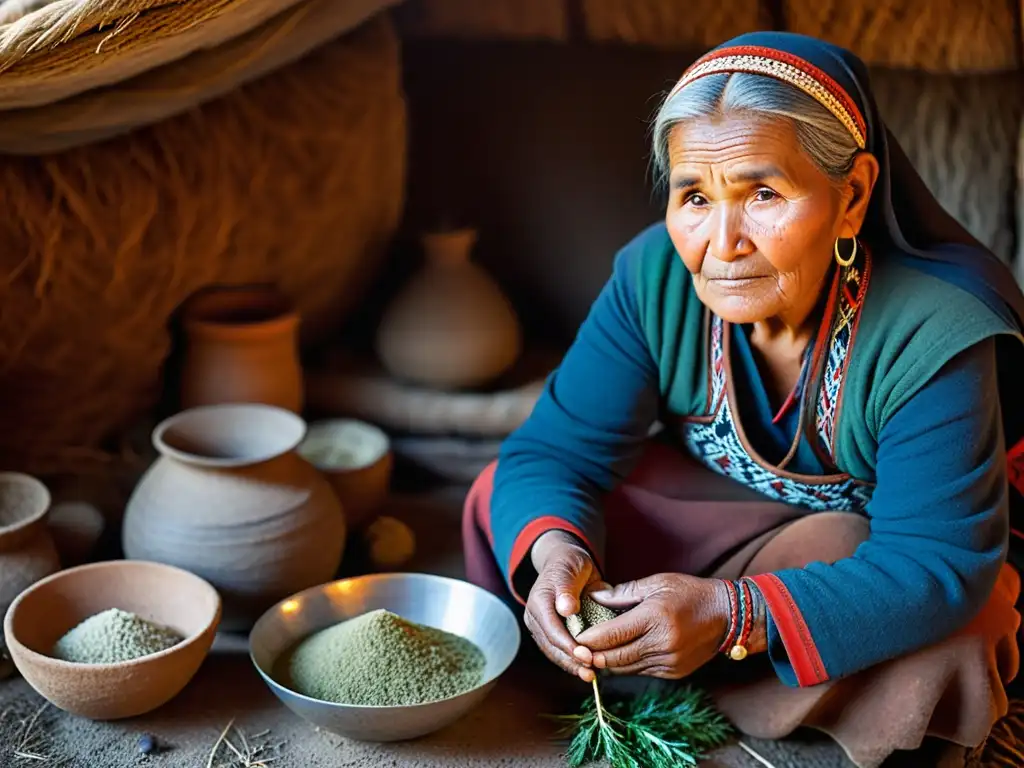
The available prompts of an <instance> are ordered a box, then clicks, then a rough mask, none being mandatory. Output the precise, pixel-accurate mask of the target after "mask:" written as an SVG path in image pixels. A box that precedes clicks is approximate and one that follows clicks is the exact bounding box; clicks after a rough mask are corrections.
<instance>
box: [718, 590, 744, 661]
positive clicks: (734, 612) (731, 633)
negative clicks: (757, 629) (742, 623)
mask: <svg viewBox="0 0 1024 768" xmlns="http://www.w3.org/2000/svg"><path fill="white" fill-rule="evenodd" d="M722 583H723V584H725V591H726V592H727V593H728V595H729V628H728V630H727V631H726V633H725V639H724V640H723V641H722V644H721V645H720V646H719V647H718V653H727V652H728V651H729V649H730V648H732V644H733V641H734V640H735V639H736V630H737V628H738V627H737V623H738V620H739V604H740V601H739V596H738V593H737V591H736V584H735V583H733V582H731V581H729V580H727V579H722Z"/></svg>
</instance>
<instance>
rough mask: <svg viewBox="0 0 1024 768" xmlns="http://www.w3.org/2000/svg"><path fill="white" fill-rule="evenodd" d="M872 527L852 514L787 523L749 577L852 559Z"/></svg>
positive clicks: (761, 552) (817, 515) (756, 557)
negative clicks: (818, 563)
mask: <svg viewBox="0 0 1024 768" xmlns="http://www.w3.org/2000/svg"><path fill="white" fill-rule="evenodd" d="M870 533H871V525H870V523H869V522H868V520H867V518H866V517H864V516H863V515H858V514H854V513H852V512H818V513H815V514H811V515H807V516H806V517H801V518H799V519H798V520H794V521H793V522H791V523H787V524H786V525H784V526H783V527H782V529H781V530H780V531H779V533H778V535H776V536H774V537H772V538H771V539H770V540H769V541H768V542H767V543H766V544H765V545H764V546H763V547H762V548H761V549H760V550H759V551H758V553H757V554H756V555H754V557H753V558H752V559H751V561H750V565H749V566H748V568H747V573H748V574H750V575H756V574H758V573H770V572H772V571H780V570H784V569H786V568H803V567H804V566H805V565H807V564H808V563H813V562H825V563H834V562H836V561H837V560H842V559H843V558H844V557H850V556H851V555H852V554H853V553H854V552H856V551H857V547H859V546H860V545H861V544H862V543H864V542H865V541H867V539H868V536H869V535H870Z"/></svg>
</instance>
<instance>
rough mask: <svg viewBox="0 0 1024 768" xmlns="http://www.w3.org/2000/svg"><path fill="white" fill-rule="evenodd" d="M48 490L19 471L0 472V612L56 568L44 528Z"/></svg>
mask: <svg viewBox="0 0 1024 768" xmlns="http://www.w3.org/2000/svg"><path fill="white" fill-rule="evenodd" d="M49 510H50V492H49V490H47V488H46V486H45V485H43V484H42V483H41V482H40V481H39V480H37V479H36V478H34V477H31V476H30V475H23V474H21V473H20V472H0V616H3V615H4V614H5V613H7V609H8V608H9V607H10V605H11V603H12V602H14V598H16V597H17V596H18V595H19V594H21V592H22V591H23V590H24V589H26V588H27V587H30V586H31V585H32V584H35V583H36V582H37V581H39V580H40V579H41V578H43V577H44V576H49V575H50V574H51V573H56V572H57V571H59V570H60V558H59V557H58V555H57V549H56V547H55V546H54V544H53V539H52V538H51V536H50V533H49V531H48V530H47V528H46V513H47V512H49Z"/></svg>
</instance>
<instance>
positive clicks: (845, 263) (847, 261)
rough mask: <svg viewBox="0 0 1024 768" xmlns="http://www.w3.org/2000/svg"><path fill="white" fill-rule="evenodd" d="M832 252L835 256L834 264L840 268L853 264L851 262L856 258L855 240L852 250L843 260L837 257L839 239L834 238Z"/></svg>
mask: <svg viewBox="0 0 1024 768" xmlns="http://www.w3.org/2000/svg"><path fill="white" fill-rule="evenodd" d="M832 251H833V252H834V253H835V255H836V264H838V265H839V266H840V267H848V266H850V265H851V264H853V260H854V259H856V258H857V238H856V237H855V238H853V250H852V251H851V252H850V255H849V257H848V258H845V259H844V258H843V257H842V256H840V255H839V238H838V237H837V238H836V244H835V245H834V246H833V248H832Z"/></svg>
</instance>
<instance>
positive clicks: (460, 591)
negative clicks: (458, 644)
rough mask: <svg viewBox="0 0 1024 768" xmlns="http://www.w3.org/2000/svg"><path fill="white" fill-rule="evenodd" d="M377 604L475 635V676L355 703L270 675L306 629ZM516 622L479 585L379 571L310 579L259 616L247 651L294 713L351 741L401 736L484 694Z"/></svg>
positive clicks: (507, 658) (506, 655)
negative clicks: (305, 691)
mask: <svg viewBox="0 0 1024 768" xmlns="http://www.w3.org/2000/svg"><path fill="white" fill-rule="evenodd" d="M380 608H384V609H386V610H389V611H391V612H392V613H396V614H398V615H399V616H401V617H402V618H404V619H407V620H409V621H414V622H416V623H418V624H423V625H425V626H428V627H435V628H437V629H443V630H445V631H446V632H451V633H452V634H455V635H460V636H461V637H464V638H466V639H468V640H471V641H472V642H474V643H475V644H476V645H477V647H479V648H480V650H481V651H483V653H484V657H485V658H486V660H487V661H486V667H485V668H484V676H483V680H482V681H481V683H480V684H479V685H478V686H477V687H476V688H473V689H472V690H469V691H467V692H465V693H462V694H459V695H458V696H452V697H450V698H447V699H442V700H440V701H434V702H430V703H428V704H416V705H412V706H396V707H371V706H354V705H350V704H335V703H332V702H327V701H321V700H320V699H314V698H311V697H309V696H304V695H302V694H300V693H297V692H295V691H293V690H291V689H289V688H287V687H286V686H284V685H283V684H281V683H280V682H278V681H277V680H276V679H275V678H274V676H273V671H274V665H275V664H276V663H277V660H278V659H279V658H280V657H281V655H282V654H283V653H284V652H286V651H288V650H290V649H291V648H292V647H293V646H294V645H295V644H296V643H298V642H299V641H300V640H302V639H304V638H306V637H308V636H309V635H311V634H312V633H314V632H316V631H318V630H321V629H325V628H327V627H329V626H331V625H333V624H337V623H338V622H340V621H344V620H345V619H351V618H354V617H356V616H359V615H361V614H364V613H367V612H369V611H375V610H378V609H380ZM519 642H520V634H519V624H518V622H517V621H516V617H515V615H514V614H513V613H512V611H511V610H510V609H509V607H508V606H507V605H505V603H503V602H502V601H501V600H499V599H498V598H497V597H495V596H494V595H492V594H491V593H490V592H487V591H486V590H484V589H481V588H480V587H476V586H474V585H472V584H469V583H467V582H464V581H458V580H457V579H448V578H444V577H442V576H431V575H427V574H419V573H395V574H378V575H372V576H360V577H357V578H352V579H342V580H341V581H334V582H331V583H329V584H323V585H321V586H319V587H313V588H312V589H307V590H305V591H303V592H299V593H298V594H297V595H293V596H292V597H290V598H288V599H287V600H284V601H282V602H280V603H278V604H277V605H275V606H274V607H273V608H271V609H270V610H269V611H267V612H266V613H265V614H263V616H262V617H260V619H259V621H257V622H256V624H255V625H254V626H253V628H252V632H251V633H250V635H249V655H250V657H251V658H252V662H253V664H254V665H255V666H256V669H257V670H258V671H259V673H260V676H262V678H263V680H264V682H266V684H267V685H268V686H269V687H270V690H272V691H273V692H274V694H275V695H276V696H277V697H278V698H279V699H280V700H281V701H282V702H284V704H285V706H287V707H288V708H289V709H290V710H292V711H293V712H294V713H295V714H297V715H298V716H299V717H301V718H303V719H305V720H308V721H309V722H311V723H313V724H314V725H317V726H319V727H321V728H324V729H325V730H328V731H331V732H332V733H336V734H338V735H339V736H345V737H346V738H349V739H356V740H358V741H374V742H385V741H402V740H405V739H414V738H417V737H419V736H424V735H426V734H428V733H432V732H434V731H437V730H440V729H441V728H444V727H445V726H447V725H449V724H451V723H453V722H455V721H456V720H458V719H459V718H461V717H462V716H463V715H465V714H466V713H467V712H469V711H470V710H471V709H473V708H474V707H476V706H477V705H478V704H480V702H481V701H483V699H484V697H485V696H487V694H488V693H489V692H490V690H491V688H492V687H493V686H494V684H495V683H496V682H497V680H498V677H499V676H501V674H502V673H503V672H504V671H505V670H506V669H508V667H509V665H510V664H511V663H512V660H513V659H514V658H515V656H516V653H518V651H519Z"/></svg>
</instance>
